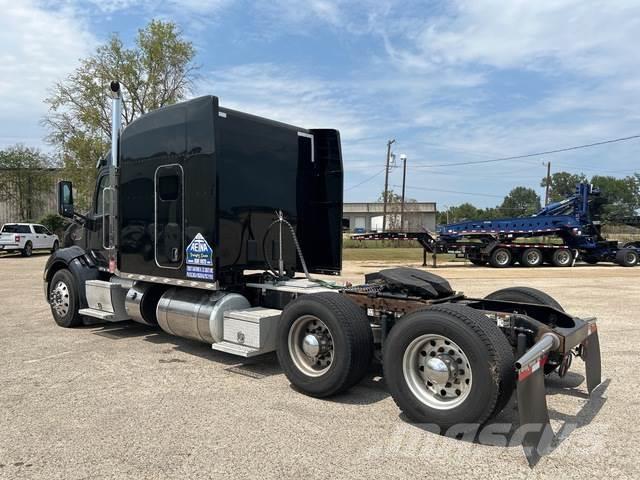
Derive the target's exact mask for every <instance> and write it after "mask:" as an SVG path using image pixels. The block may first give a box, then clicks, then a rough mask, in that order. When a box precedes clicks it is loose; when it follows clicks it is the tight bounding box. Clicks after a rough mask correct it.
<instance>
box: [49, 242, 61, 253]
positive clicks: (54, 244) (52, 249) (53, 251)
mask: <svg viewBox="0 0 640 480" xmlns="http://www.w3.org/2000/svg"><path fill="white" fill-rule="evenodd" d="M59 248H60V242H58V240H56V241H55V242H53V247H51V253H55V252H56V251H57V250H58V249H59Z"/></svg>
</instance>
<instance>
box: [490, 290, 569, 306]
mask: <svg viewBox="0 0 640 480" xmlns="http://www.w3.org/2000/svg"><path fill="white" fill-rule="evenodd" d="M484 298H486V299H488V300H503V301H505V302H522V303H533V304H534V305H547V306H548V307H552V308H555V309H556V310H560V311H561V312H564V308H562V305H560V304H559V303H558V301H557V300H556V299H555V298H553V297H552V296H551V295H549V294H547V293H544V292H543V291H541V290H538V289H536V288H531V287H509V288H503V289H501V290H496V291H495V292H492V293H490V294H489V295H487V296H486V297H484Z"/></svg>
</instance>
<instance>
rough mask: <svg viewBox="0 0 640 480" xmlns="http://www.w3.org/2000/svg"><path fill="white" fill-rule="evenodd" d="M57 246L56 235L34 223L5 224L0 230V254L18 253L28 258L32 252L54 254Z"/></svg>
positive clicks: (58, 243) (58, 241)
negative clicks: (49, 252) (46, 251)
mask: <svg viewBox="0 0 640 480" xmlns="http://www.w3.org/2000/svg"><path fill="white" fill-rule="evenodd" d="M59 246H60V240H59V239H58V236H57V235H54V234H53V233H51V232H50V231H49V230H48V229H47V228H46V227H44V226H42V225H38V224H35V223H5V224H4V225H3V226H2V230H0V252H16V251H19V252H21V253H22V255H23V256H24V257H30V256H31V253H33V251H34V250H49V251H51V252H55V251H56V250H57V249H58V247H59Z"/></svg>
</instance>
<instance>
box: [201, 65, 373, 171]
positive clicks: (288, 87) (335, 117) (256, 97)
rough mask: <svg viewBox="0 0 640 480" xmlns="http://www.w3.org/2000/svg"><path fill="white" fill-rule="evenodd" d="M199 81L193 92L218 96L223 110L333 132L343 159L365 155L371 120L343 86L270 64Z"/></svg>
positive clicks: (236, 68)
mask: <svg viewBox="0 0 640 480" xmlns="http://www.w3.org/2000/svg"><path fill="white" fill-rule="evenodd" d="M202 77H203V78H206V80H203V81H201V82H199V83H198V85H197V86H196V92H197V93H198V94H213V95H216V96H218V97H219V98H220V104H221V105H222V106H224V107H228V108H232V109H235V110H240V111H243V112H247V113H251V114H254V115H259V116H263V117H266V118H270V119H273V120H278V121H281V122H284V123H289V124H292V125H297V126H300V127H302V128H336V129H338V130H340V133H341V138H342V140H343V149H344V151H345V152H346V153H345V155H352V156H355V157H356V158H362V156H366V155H367V152H369V151H370V150H369V139H368V138H367V137H369V136H371V135H372V133H371V131H372V127H373V126H372V125H371V124H370V123H369V122H368V121H367V118H369V116H370V115H369V112H368V111H365V110H363V106H362V105H361V104H359V103H358V102H357V101H356V99H355V98H354V97H353V96H352V95H353V92H352V86H351V85H350V84H349V83H347V82H344V83H343V82H339V81H336V82H333V81H326V80H322V79H320V78H317V77H313V76H310V75H308V74H304V73H301V72H299V71H297V70H296V69H294V68H291V67H285V66H276V65H273V64H269V63H265V64H245V65H238V66H234V67H229V68H225V69H222V70H215V71H210V72H208V73H206V74H203V75H202ZM354 166H355V165H354ZM347 168H349V169H350V168H351V165H349V166H348V167H347ZM356 168H357V167H356Z"/></svg>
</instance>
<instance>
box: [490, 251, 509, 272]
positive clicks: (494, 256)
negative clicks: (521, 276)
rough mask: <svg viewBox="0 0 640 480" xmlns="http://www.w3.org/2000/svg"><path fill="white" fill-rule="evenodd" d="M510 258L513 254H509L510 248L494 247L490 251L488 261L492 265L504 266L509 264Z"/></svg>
mask: <svg viewBox="0 0 640 480" xmlns="http://www.w3.org/2000/svg"><path fill="white" fill-rule="evenodd" d="M512 259H513V255H511V250H509V249H508V248H496V249H495V250H494V251H493V252H491V257H490V258H489V263H490V264H491V266H492V267H496V268H506V267H508V266H510V265H511V260H512Z"/></svg>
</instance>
